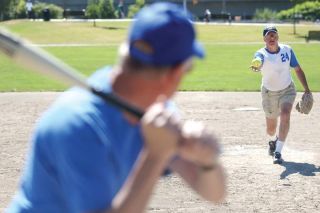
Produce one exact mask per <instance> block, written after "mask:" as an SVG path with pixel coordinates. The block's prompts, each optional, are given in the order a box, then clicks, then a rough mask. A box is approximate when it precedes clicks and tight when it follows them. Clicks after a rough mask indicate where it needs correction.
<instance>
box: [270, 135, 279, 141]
mask: <svg viewBox="0 0 320 213" xmlns="http://www.w3.org/2000/svg"><path fill="white" fill-rule="evenodd" d="M277 139H278V136H277V135H272V136H271V135H269V141H276V140H277Z"/></svg>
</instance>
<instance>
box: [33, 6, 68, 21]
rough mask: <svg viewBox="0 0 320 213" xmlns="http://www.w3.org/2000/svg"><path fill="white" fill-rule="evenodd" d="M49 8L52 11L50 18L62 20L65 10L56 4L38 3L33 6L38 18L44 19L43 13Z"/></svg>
mask: <svg viewBox="0 0 320 213" xmlns="http://www.w3.org/2000/svg"><path fill="white" fill-rule="evenodd" d="M46 8H48V9H49V10H50V18H62V17H63V9H62V8H61V7H59V6H57V5H54V4H46V3H37V4H35V5H34V6H33V10H34V13H35V17H36V18H42V13H43V12H42V11H43V10H44V9H46Z"/></svg>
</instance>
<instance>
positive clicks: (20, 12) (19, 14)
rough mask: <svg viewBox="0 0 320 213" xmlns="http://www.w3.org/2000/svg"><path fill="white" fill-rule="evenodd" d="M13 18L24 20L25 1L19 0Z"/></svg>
mask: <svg viewBox="0 0 320 213" xmlns="http://www.w3.org/2000/svg"><path fill="white" fill-rule="evenodd" d="M15 17H16V18H26V17H27V14H26V1H25V0H19V1H18V3H17V5H16V7H15Z"/></svg>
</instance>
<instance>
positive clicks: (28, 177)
mask: <svg viewBox="0 0 320 213" xmlns="http://www.w3.org/2000/svg"><path fill="white" fill-rule="evenodd" d="M110 70H111V69H110V68H104V69H102V70H100V71H98V72H96V73H95V74H94V75H92V76H91V78H90V79H89V83H90V84H92V85H95V87H99V88H101V89H103V90H104V91H105V92H111V86H110V82H109V81H110V76H109V75H110ZM142 146H143V139H142V134H141V129H140V125H139V124H136V125H133V124H130V123H129V122H128V121H127V120H126V119H125V118H124V116H123V113H121V111H120V110H119V109H117V108H116V107H114V106H112V105H108V104H106V102H105V101H104V100H102V99H101V98H99V97H97V96H95V95H93V94H92V93H90V92H88V91H85V90H83V89H79V88H73V89H71V90H69V91H67V92H65V93H64V94H63V95H62V96H61V97H60V98H59V99H58V100H57V101H56V102H55V103H54V104H53V106H52V107H51V108H50V109H49V110H48V111H47V112H46V113H45V114H44V116H43V117H42V118H41V120H39V122H38V123H37V126H36V129H35V132H34V136H33V138H32V147H31V149H30V153H29V158H28V161H27V164H26V168H25V171H24V174H23V177H22V180H21V185H20V188H19V191H18V193H17V194H16V196H15V198H14V200H13V201H12V203H11V205H10V206H9V208H8V209H7V212H10V213H11V212H33V213H37V212H39V213H43V212H46V213H51V212H52V213H57V212H63V213H67V212H75V213H79V212H89V211H97V210H102V209H107V208H109V207H110V205H111V201H112V199H113V198H114V196H115V194H116V193H117V192H118V191H119V190H120V188H121V186H122V185H123V183H124V181H125V180H126V178H127V176H128V174H129V172H130V171H131V169H132V167H133V164H134V162H135V161H136V159H137V157H138V154H139V152H140V151H141V148H142Z"/></svg>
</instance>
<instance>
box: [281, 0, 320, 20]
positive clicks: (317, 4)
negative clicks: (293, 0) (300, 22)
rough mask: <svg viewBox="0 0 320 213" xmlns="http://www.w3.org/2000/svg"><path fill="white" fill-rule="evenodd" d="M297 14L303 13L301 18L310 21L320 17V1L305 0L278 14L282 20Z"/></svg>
mask: <svg viewBox="0 0 320 213" xmlns="http://www.w3.org/2000/svg"><path fill="white" fill-rule="evenodd" d="M296 14H299V15H301V18H302V19H304V20H308V21H314V20H316V19H319V18H320V1H319V0H318V1H304V2H303V3H300V4H296V5H295V6H294V7H293V8H290V9H288V10H282V11H280V12H279V13H278V14H277V17H278V18H279V19H281V20H285V19H292V18H293V17H294V16H295V15H296Z"/></svg>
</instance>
